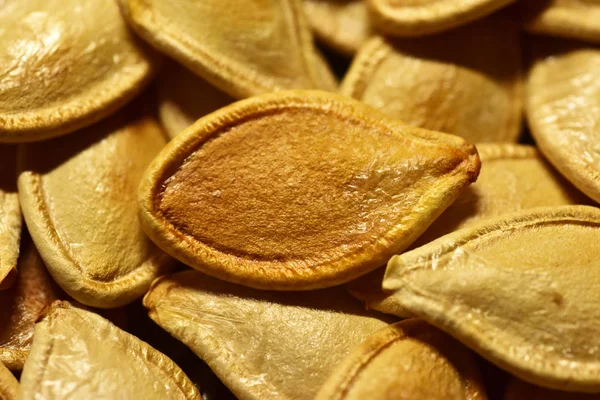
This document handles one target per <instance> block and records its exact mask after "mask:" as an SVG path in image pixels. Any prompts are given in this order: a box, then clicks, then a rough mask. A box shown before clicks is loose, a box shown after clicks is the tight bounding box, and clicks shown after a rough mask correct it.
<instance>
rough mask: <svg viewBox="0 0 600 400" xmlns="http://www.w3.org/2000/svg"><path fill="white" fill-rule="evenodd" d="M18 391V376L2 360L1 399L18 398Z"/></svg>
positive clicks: (12, 399) (0, 367)
mask: <svg viewBox="0 0 600 400" xmlns="http://www.w3.org/2000/svg"><path fill="white" fill-rule="evenodd" d="M18 392H19V382H18V381H17V378H15V376H14V375H13V374H12V373H11V372H10V371H9V370H8V369H7V368H6V367H5V366H4V364H2V363H1V362H0V399H2V400H16V399H17V393H18Z"/></svg>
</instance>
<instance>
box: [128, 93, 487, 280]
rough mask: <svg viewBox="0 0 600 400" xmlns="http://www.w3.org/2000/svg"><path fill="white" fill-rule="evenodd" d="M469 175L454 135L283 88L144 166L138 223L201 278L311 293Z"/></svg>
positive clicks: (225, 115)
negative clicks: (308, 290) (399, 122)
mask: <svg viewBox="0 0 600 400" xmlns="http://www.w3.org/2000/svg"><path fill="white" fill-rule="evenodd" d="M342 138H343V140H342ZM478 172H479V158H478V156H477V153H476V150H475V148H474V147H473V146H472V145H469V144H467V143H465V142H464V141H463V140H462V139H460V138H458V137H454V136H451V135H444V134H439V133H437V132H430V131H425V130H420V129H417V128H411V127H406V126H404V125H398V124H397V123H396V122H394V121H391V120H387V119H385V118H383V117H382V116H381V115H380V114H378V113H375V112H374V111H373V110H372V109H370V108H368V107H365V106H364V105H361V104H360V103H357V102H354V101H353V100H350V99H346V98H343V97H340V96H337V95H333V94H327V93H324V92H303V91H292V92H285V93H280V94H272V95H265V96H261V97H256V98H253V99H248V100H245V101H242V102H239V103H235V104H233V105H231V106H229V107H226V108H224V109H221V110H219V111H218V112H217V113H214V114H211V115H210V116H208V117H207V118H205V119H201V120H199V121H198V122H197V123H196V124H194V125H193V126H192V127H190V128H189V129H187V130H186V131H185V132H183V133H182V134H180V135H178V136H177V137H176V138H175V139H174V140H173V141H171V142H170V143H169V145H168V146H167V147H166V148H165V149H164V150H163V151H162V152H161V154H160V155H159V156H158V157H157V158H156V159H155V160H154V161H153V163H152V164H151V166H150V167H149V168H148V170H147V171H146V174H145V177H144V179H143V182H142V184H141V185H140V194H139V196H140V197H139V201H140V209H141V216H140V217H141V220H142V224H143V226H144V230H145V232H146V233H147V234H148V235H149V236H150V237H151V238H152V239H153V240H154V241H155V242H156V243H157V244H158V245H159V246H160V247H161V248H162V249H163V250H165V251H166V252H168V253H169V254H171V255H172V256H174V257H175V258H178V259H179V260H180V261H182V262H184V263H186V264H187V265H190V266H192V267H193V268H196V269H199V270H200V271H203V272H205V273H207V274H210V275H213V276H216V277H219V278H221V279H225V280H229V281H232V282H235V283H240V284H244V285H248V286H251V287H255V288H261V289H275V290H307V289H315V288H319V287H327V286H333V285H336V284H339V283H343V282H344V281H348V280H351V279H352V278H353V277H356V276H358V275H361V274H364V273H366V272H368V271H369V270H370V269H373V268H376V267H378V266H379V265H381V264H382V263H383V262H385V260H387V259H388V258H389V257H390V256H391V255H392V254H393V253H394V252H397V251H400V250H401V249H403V248H405V247H406V246H408V245H409V244H410V243H411V242H412V241H413V240H414V238H416V236H418V234H420V233H421V231H422V230H424V229H425V228H426V226H427V225H428V224H429V223H431V221H432V220H433V219H435V217H437V216H438V215H439V213H441V211H443V209H444V208H445V207H446V206H447V205H449V204H450V203H451V202H452V201H453V200H454V198H456V196H458V194H459V193H460V192H461V191H462V190H463V189H464V188H465V187H466V186H468V184H469V183H470V182H472V181H474V180H475V179H476V177H477V174H478ZM240 194H241V195H240ZM259 210H260V212H259Z"/></svg>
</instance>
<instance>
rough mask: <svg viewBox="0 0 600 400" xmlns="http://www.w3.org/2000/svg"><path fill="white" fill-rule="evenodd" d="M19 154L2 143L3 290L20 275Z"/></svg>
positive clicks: (0, 235)
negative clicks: (18, 272) (18, 265)
mask: <svg viewBox="0 0 600 400" xmlns="http://www.w3.org/2000/svg"><path fill="white" fill-rule="evenodd" d="M16 154H17V148H16V146H9V145H0V290H3V289H7V288H9V287H10V286H11V285H12V283H13V281H14V280H15V277H16V275H17V259H18V258H19V242H20V240H21V225H22V218H21V207H20V206H19V196H18V194H17V157H16Z"/></svg>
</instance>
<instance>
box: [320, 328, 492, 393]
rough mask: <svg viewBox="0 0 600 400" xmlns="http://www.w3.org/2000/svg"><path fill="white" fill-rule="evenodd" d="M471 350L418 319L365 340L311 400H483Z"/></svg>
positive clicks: (381, 331)
mask: <svg viewBox="0 0 600 400" xmlns="http://www.w3.org/2000/svg"><path fill="white" fill-rule="evenodd" d="M486 398H487V397H486V395H485V389H484V388H483V382H481V378H480V376H479V371H478V367H477V363H476V362H475V358H474V357H473V355H472V354H471V351H470V350H469V349H467V348H466V347H464V346H463V345H461V344H460V343H458V342H457V341H455V340H454V339H452V338H451V337H450V336H448V335H446V334H445V333H443V332H441V331H439V330H437V329H436V328H434V327H432V326H431V325H428V324H427V323H425V322H423V321H421V320H418V319H409V320H406V321H402V322H397V323H395V324H393V325H389V326H387V327H385V328H383V329H380V330H379V331H377V332H375V333H374V334H372V335H371V336H369V337H368V338H367V339H366V340H365V341H364V342H363V343H361V344H360V345H359V346H357V347H356V348H354V349H353V350H352V352H351V353H350V354H349V355H348V357H346V358H345V359H344V361H342V362H341V363H340V364H339V365H338V366H337V367H336V369H335V371H334V372H333V374H331V376H330V377H329V378H328V379H327V381H326V383H325V384H324V385H323V387H322V388H321V390H320V391H319V393H318V394H317V396H316V397H315V400H342V399H345V400H351V399H356V400H362V399H398V400H420V399H422V400H430V399H455V400H461V399H462V400H485V399H486Z"/></svg>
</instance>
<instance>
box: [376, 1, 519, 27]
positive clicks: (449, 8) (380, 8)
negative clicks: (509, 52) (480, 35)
mask: <svg viewBox="0 0 600 400" xmlns="http://www.w3.org/2000/svg"><path fill="white" fill-rule="evenodd" d="M514 1H515V0H367V3H368V4H369V6H370V9H371V16H372V19H373V23H374V24H375V25H376V26H377V28H378V29H379V30H381V31H382V32H386V33H387V34H389V35H394V36H423V35H430V34H433V33H439V32H443V31H447V30H450V29H454V28H457V27H459V26H461V25H465V24H467V23H469V22H472V21H475V20H476V19H479V18H482V17H484V16H486V15H488V14H491V13H493V12H494V11H496V10H498V9H500V8H502V7H504V6H507V5H508V4H510V3H513V2H514Z"/></svg>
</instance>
